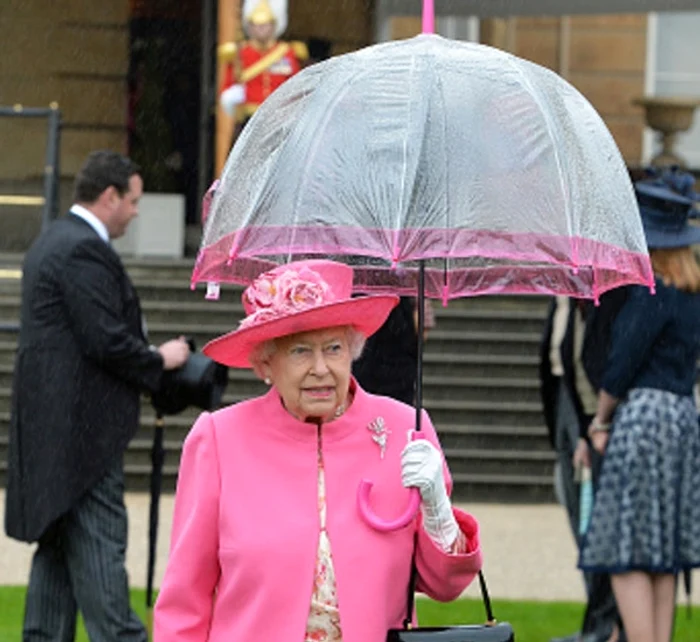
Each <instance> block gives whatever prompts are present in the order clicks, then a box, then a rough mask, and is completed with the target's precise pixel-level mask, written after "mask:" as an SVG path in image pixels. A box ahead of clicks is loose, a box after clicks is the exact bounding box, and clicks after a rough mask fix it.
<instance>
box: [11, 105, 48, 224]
mask: <svg viewBox="0 0 700 642" xmlns="http://www.w3.org/2000/svg"><path fill="white" fill-rule="evenodd" d="M0 118H46V119H47V121H48V139H47V142H46V156H45V162H44V172H43V176H44V183H43V186H44V189H43V196H38V195H37V196H32V195H28V194H0V205H20V206H24V205H26V206H31V205H42V206H43V215H42V219H41V227H42V229H45V228H46V227H47V226H48V224H49V223H50V222H51V221H52V220H53V219H55V218H57V216H58V208H59V198H58V196H59V195H58V190H59V149H60V134H61V110H60V109H59V108H58V103H51V105H50V106H49V107H48V108H43V107H25V106H24V105H14V106H12V107H3V106H0Z"/></svg>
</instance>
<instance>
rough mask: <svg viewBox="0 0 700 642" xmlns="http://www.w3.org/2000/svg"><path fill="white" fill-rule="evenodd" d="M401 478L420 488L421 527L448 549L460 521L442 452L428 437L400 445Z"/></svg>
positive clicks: (405, 485)
mask: <svg viewBox="0 0 700 642" xmlns="http://www.w3.org/2000/svg"><path fill="white" fill-rule="evenodd" d="M409 436H410V433H409ZM401 482H402V483H403V485H404V487H406V488H410V487H415V488H417V489H418V490H419V492H420V495H421V512H422V514H423V528H425V532H426V533H428V535H429V536H430V538H431V539H432V540H433V541H434V542H435V543H436V544H437V545H438V546H440V548H442V550H443V551H445V552H446V553H449V552H450V551H451V550H452V546H453V544H454V543H455V540H456V539H457V536H458V535H459V525H458V524H457V520H456V519H455V516H454V513H453V512H452V505H451V504H450V498H449V497H448V496H447V488H446V486H445V477H444V475H443V467H442V456H441V455H440V451H438V449H437V448H436V447H435V446H433V444H431V443H430V442H429V441H428V440H427V439H417V440H416V441H411V442H409V444H408V445H407V446H406V447H405V448H404V449H403V452H402V453H401Z"/></svg>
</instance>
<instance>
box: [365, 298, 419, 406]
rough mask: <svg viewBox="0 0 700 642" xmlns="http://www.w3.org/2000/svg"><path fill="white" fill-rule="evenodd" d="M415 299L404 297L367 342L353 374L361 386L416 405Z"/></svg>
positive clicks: (416, 345)
mask: <svg viewBox="0 0 700 642" xmlns="http://www.w3.org/2000/svg"><path fill="white" fill-rule="evenodd" d="M414 308H415V302H414V299H413V298H411V297H401V299H400V300H399V304H398V305H397V306H396V307H395V308H394V309H393V310H392V311H391V312H390V313H389V316H388V317H387V320H386V321H385V322H384V324H383V325H382V327H381V328H380V329H379V330H377V332H375V333H374V334H373V335H372V336H371V337H369V338H368V339H367V342H366V343H365V348H364V350H363V351H362V355H361V356H360V358H359V359H358V360H357V361H355V362H354V363H353V366H352V371H353V374H354V375H355V377H356V378H357V381H358V382H359V384H360V386H362V388H363V389H364V390H366V391H367V392H371V393H372V394H375V395H386V396H387V397H392V398H393V399H398V400H399V401H403V402H404V403H407V404H409V405H412V404H413V401H414V395H415V385H416V374H417V359H418V335H417V334H416V328H415V323H414V321H413V310H414Z"/></svg>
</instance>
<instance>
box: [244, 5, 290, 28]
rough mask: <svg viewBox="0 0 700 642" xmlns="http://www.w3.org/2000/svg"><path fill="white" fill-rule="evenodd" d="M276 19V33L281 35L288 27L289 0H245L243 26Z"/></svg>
mask: <svg viewBox="0 0 700 642" xmlns="http://www.w3.org/2000/svg"><path fill="white" fill-rule="evenodd" d="M272 20H274V21H275V34H276V35H277V36H281V35H282V33H284V30H285V29H286V28H287V0H245V1H244V2H243V23H244V24H243V27H244V28H245V25H246V23H248V22H252V23H253V24H256V23H257V24H261V23H267V22H271V21H272Z"/></svg>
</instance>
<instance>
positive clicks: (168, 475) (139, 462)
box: [0, 255, 554, 502]
mask: <svg viewBox="0 0 700 642" xmlns="http://www.w3.org/2000/svg"><path fill="white" fill-rule="evenodd" d="M20 259H21V257H18V256H9V255H0V268H1V267H5V268H8V267H11V266H13V265H14V266H15V267H16V266H17V265H19V261H20ZM125 264H126V265H127V269H128V270H129V271H130V274H131V276H132V278H133V280H134V282H135V284H136V287H137V289H138V290H139V295H140V297H141V301H142V307H143V310H144V314H145V317H146V321H147V323H148V327H149V340H150V341H151V342H152V343H156V344H157V343H160V342H161V341H165V340H167V339H170V338H172V337H173V336H177V335H180V334H184V335H186V336H189V337H192V338H193V339H194V340H195V342H196V344H197V347H198V348H201V347H202V346H203V345H204V343H206V341H208V340H210V339H211V338H213V337H215V336H217V335H219V334H222V333H223V332H226V331H229V330H231V329H233V328H234V327H235V326H236V325H237V323H238V321H239V319H240V318H241V317H242V316H243V310H242V306H241V303H240V294H241V288H239V287H235V286H226V285H224V286H223V288H222V295H221V299H220V300H219V301H206V300H205V299H204V287H203V286H199V287H198V288H197V290H196V291H193V290H191V289H190V286H189V278H190V274H191V269H192V262H191V261H188V260H184V261H161V260H152V261H143V260H142V261H131V260H127V261H125ZM19 296H20V282H19V281H18V280H17V279H11V278H9V279H0V483H2V482H3V478H4V474H5V466H6V449H7V430H8V422H9V411H10V396H11V393H10V387H11V381H12V368H13V363H14V357H15V350H16V335H15V334H14V333H13V332H12V331H10V330H7V329H3V323H8V324H15V323H16V322H17V319H18V316H19ZM546 309H547V299H546V298H544V297H527V296H521V297H475V298H465V299H459V300H454V301H450V303H449V306H448V307H447V308H443V307H442V305H441V304H440V303H439V302H435V303H434V311H435V315H436V321H437V327H436V328H435V329H434V330H432V331H431V332H430V334H429V338H428V341H427V343H426V346H425V358H424V368H423V370H424V405H425V407H426V409H427V410H428V412H429V413H430V416H431V418H432V421H433V423H434V424H435V426H436V429H437V430H438V434H439V436H440V440H441V443H442V445H443V448H444V449H445V453H446V455H447V458H448V460H449V463H450V468H451V471H452V474H453V479H454V485H455V488H454V496H455V497H456V498H458V499H460V500H463V501H502V502H549V501H552V500H553V490H552V469H553V462H554V457H553V454H552V450H551V447H550V445H549V441H548V437H547V432H546V429H545V427H544V424H543V418H542V411H541V403H540V398H539V379H538V360H539V342H540V334H541V331H542V327H543V324H544V318H545V314H546ZM265 388H266V387H265V386H264V384H262V383H261V382H260V381H258V380H257V379H256V378H255V376H254V375H253V373H252V372H250V371H246V370H235V369H232V370H230V372H229V385H228V387H227V391H226V395H225V399H224V402H225V403H235V402H237V401H240V400H242V399H245V398H249V397H250V396H254V395H257V394H260V393H261V392H263V391H264V390H265ZM198 414H199V410H197V409H193V408H188V409H187V410H185V411H184V412H183V413H181V414H180V415H178V416H175V417H166V418H165V435H164V436H165V449H166V460H165V468H164V490H165V491H166V492H168V491H172V490H173V489H174V485H175V480H176V476H177V466H178V462H179V457H180V449H181V446H182V442H183V440H184V438H185V436H186V435H187V433H188V431H189V430H190V428H191V426H192V423H193V421H194V420H195V418H196V417H197V415H198ZM154 422H155V414H154V411H153V409H152V407H151V405H150V401H149V400H148V399H147V398H145V397H144V399H143V403H142V417H141V423H140V426H139V429H138V432H137V435H136V437H135V438H134V440H133V441H132V443H131V444H130V447H129V450H128V452H127V455H126V458H125V466H126V474H127V486H128V488H129V489H132V490H146V489H147V488H148V485H149V477H150V470H151V462H150V449H151V443H152V438H153V426H154Z"/></svg>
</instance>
